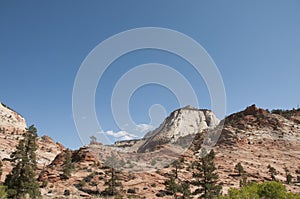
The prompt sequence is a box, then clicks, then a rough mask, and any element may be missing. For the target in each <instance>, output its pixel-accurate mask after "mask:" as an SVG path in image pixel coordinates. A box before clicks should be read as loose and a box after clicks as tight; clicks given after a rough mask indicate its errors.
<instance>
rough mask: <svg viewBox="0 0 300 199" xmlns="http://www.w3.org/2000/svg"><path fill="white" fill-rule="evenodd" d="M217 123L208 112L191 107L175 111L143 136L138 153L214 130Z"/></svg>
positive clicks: (210, 112)
mask: <svg viewBox="0 0 300 199" xmlns="http://www.w3.org/2000/svg"><path fill="white" fill-rule="evenodd" d="M219 122H220V120H219V119H218V118H217V117H216V116H215V114H214V113H213V112H212V111H210V110H206V109H197V108H194V107H192V106H186V107H184V108H181V109H178V110H175V111H174V112H172V113H171V114H170V116H168V117H167V118H166V119H165V120H164V121H163V123H162V124H161V125H160V126H159V127H158V128H157V129H155V130H153V131H150V132H149V133H147V134H146V135H145V136H144V139H146V142H145V143H144V144H143V145H142V146H141V147H140V148H139V149H138V152H146V151H152V150H154V148H155V147H157V146H158V145H163V144H167V143H176V142H177V141H178V140H179V139H180V138H183V137H186V136H190V135H191V136H193V135H195V134H196V133H200V132H201V131H203V130H204V129H207V128H214V127H216V126H217V125H218V124H219Z"/></svg>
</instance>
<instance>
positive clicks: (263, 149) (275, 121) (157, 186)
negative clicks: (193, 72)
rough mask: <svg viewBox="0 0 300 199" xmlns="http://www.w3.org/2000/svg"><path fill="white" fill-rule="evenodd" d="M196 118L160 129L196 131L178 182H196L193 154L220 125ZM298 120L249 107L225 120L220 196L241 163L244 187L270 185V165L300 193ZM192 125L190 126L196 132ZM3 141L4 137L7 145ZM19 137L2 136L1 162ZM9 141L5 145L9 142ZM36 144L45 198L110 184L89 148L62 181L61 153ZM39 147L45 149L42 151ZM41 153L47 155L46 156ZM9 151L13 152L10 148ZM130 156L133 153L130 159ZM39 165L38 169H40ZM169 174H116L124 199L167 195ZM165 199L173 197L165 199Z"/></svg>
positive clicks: (75, 157)
mask: <svg viewBox="0 0 300 199" xmlns="http://www.w3.org/2000/svg"><path fill="white" fill-rule="evenodd" d="M202 111H203V110H202ZM196 112H199V110H194V109H192V108H190V107H188V108H185V109H184V110H182V109H181V110H177V111H175V112H173V113H172V114H173V115H172V114H171V116H172V117H171V116H170V117H171V118H181V119H180V120H179V119H171V118H170V117H169V118H167V119H166V121H165V122H164V124H163V125H162V126H163V128H161V129H169V131H170V132H169V133H170V134H171V131H173V135H183V136H184V135H186V133H187V132H183V131H184V130H186V129H188V132H191V131H192V130H195V131H197V132H195V134H196V136H195V139H194V140H193V143H192V145H191V147H190V148H189V149H188V150H186V151H185V153H184V154H182V156H181V157H182V158H183V159H182V160H183V163H182V167H181V168H180V169H178V178H179V179H180V180H182V181H187V182H192V181H193V180H194V179H193V177H192V173H193V171H194V168H193V164H194V162H195V161H199V158H198V156H197V154H198V153H199V149H200V148H201V146H202V143H203V140H205V135H206V133H207V130H205V129H207V128H208V127H210V126H214V125H216V124H217V123H218V122H219V121H218V120H217V119H216V118H214V117H213V116H209V115H211V112H209V111H207V114H205V113H204V112H205V111H203V114H196ZM197 115H198V116H199V117H198V116H197ZM175 116H176V117H175ZM299 116H300V110H299V109H298V110H293V111H290V112H288V111H287V112H284V111H279V112H273V113H270V112H268V111H266V110H264V109H260V108H257V107H256V106H255V105H253V106H250V107H247V108H246V109H245V110H243V111H241V112H238V113H234V114H232V115H230V116H228V117H227V118H226V120H225V125H224V129H223V130H222V134H221V136H220V139H219V141H218V143H217V145H216V146H215V147H214V150H215V152H216V159H215V163H216V167H217V172H218V174H219V176H220V181H221V182H222V183H223V193H226V192H227V190H228V189H229V188H230V187H239V181H240V179H241V177H240V176H239V175H238V174H237V171H235V169H234V167H235V165H236V164H237V163H238V162H241V164H242V165H243V167H244V170H245V171H246V173H247V177H248V181H256V182H262V181H267V180H270V179H271V177H270V174H269V173H268V168H267V167H268V165H271V166H272V167H274V168H275V169H276V170H277V171H278V174H277V175H276V179H277V180H280V181H282V182H285V171H284V168H285V167H286V168H288V169H289V171H290V173H291V175H292V176H293V180H292V183H291V184H289V185H286V186H287V188H288V190H290V191H293V192H297V193H300V182H297V176H300V174H299V172H296V170H297V169H298V166H300V124H299V119H300V118H299ZM191 117H194V118H197V119H196V121H193V120H192V119H190V121H188V120H189V119H188V118H191ZM200 118H201V119H200ZM215 119H216V120H215ZM185 120H187V121H185ZM179 121H181V122H182V121H183V124H184V125H181V124H180V122H179ZM210 121H215V122H210ZM190 125H193V126H194V128H192V126H190ZM198 125H199V126H200V127H199V126H198ZM174 126H176V127H174ZM170 129H172V130H170ZM178 129H180V130H178ZM202 129H204V130H202ZM161 132H166V134H167V135H166V137H167V139H169V140H170V137H171V138H172V136H173V135H172V136H169V134H168V130H164V131H160V133H161ZM160 133H158V134H160ZM149 135H151V136H152V137H155V135H156V134H155V133H153V132H151V133H149V134H148V136H149ZM4 136H6V139H5V138H4ZM17 136H21V135H15V134H9V133H5V134H3V133H2V134H0V140H1V142H2V141H3V142H4V143H7V144H6V145H5V146H4V147H3V148H1V150H2V152H1V157H2V158H3V157H8V156H5V154H4V153H3V150H6V149H5V148H6V147H9V146H10V144H9V142H10V143H14V145H15V144H16V143H17V141H16V139H17ZM8 137H9V139H7V138H8ZM8 140H9V141H8ZM138 142H139V141H137V140H135V141H133V142H132V143H131V144H130V146H134V145H135V144H137V143H138ZM39 143H40V144H39V145H40V146H41V147H39V150H38V151H37V153H38V156H39V159H40V160H42V159H43V158H42V157H44V159H45V157H48V160H47V161H44V162H43V164H44V166H43V167H41V169H40V171H39V172H38V173H39V174H40V175H39V180H40V182H41V184H42V182H47V183H46V186H45V187H43V188H41V191H42V194H43V198H55V197H56V198H57V197H58V198H63V197H66V195H69V196H67V197H69V198H101V197H99V196H96V195H97V194H99V193H101V192H102V191H103V190H104V189H105V188H106V187H105V182H106V181H107V180H108V179H109V178H110V173H109V171H110V168H108V167H107V166H105V165H104V164H103V162H102V161H99V160H98V159H97V158H96V156H95V154H93V153H91V150H90V148H89V147H82V148H80V149H78V150H75V151H72V163H73V165H74V170H73V171H72V174H71V176H70V177H69V178H65V177H64V176H63V175H62V169H63V166H64V159H65V151H64V149H63V147H61V148H59V146H58V145H57V144H55V143H54V142H53V141H51V139H50V138H48V137H44V138H40V139H39ZM95 145H99V146H100V147H98V148H99V149H101V147H102V146H103V145H101V144H97V143H94V146H95ZM42 146H43V147H44V149H42ZM124 147H125V148H126V147H128V146H125V145H123V143H122V144H121V148H124ZM45 148H46V149H47V150H48V152H47V153H46V151H47V150H45ZM54 149H55V150H54ZM10 150H13V147H11V148H10ZM50 150H53V151H50ZM5 153H8V152H5ZM102 153H105V151H102ZM133 154H134V152H132V154H129V155H133ZM137 154H138V157H139V158H141V159H147V158H148V155H149V154H150V153H137ZM128 157H129V156H128ZM128 157H126V156H125V157H123V158H125V162H124V165H127V166H130V165H131V164H132V162H131V161H129V160H130V159H129V158H128ZM126 159H127V161H126ZM4 162H5V161H4ZM43 164H41V163H40V164H39V165H43ZM148 164H154V165H156V164H159V163H158V162H151V163H150V162H148ZM146 166H147V165H146ZM173 169H174V168H172V166H165V167H164V168H162V169H159V170H157V171H154V172H147V171H144V172H139V173H130V172H126V171H122V172H120V173H119V174H118V177H119V181H120V182H121V183H122V185H123V187H122V195H126V196H128V197H129V196H130V197H133V198H161V196H162V194H161V193H162V191H161V190H164V189H165V185H164V182H165V180H166V179H168V178H169V175H170V173H172V170H173ZM2 177H4V175H3V176H2ZM299 178H300V177H299ZM2 179H3V178H2ZM191 189H192V190H195V189H196V187H194V186H191ZM163 198H172V197H171V196H164V197H163Z"/></svg>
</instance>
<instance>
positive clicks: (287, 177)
mask: <svg viewBox="0 0 300 199" xmlns="http://www.w3.org/2000/svg"><path fill="white" fill-rule="evenodd" d="M284 171H285V176H286V183H287V184H290V183H291V182H292V179H293V176H292V175H291V174H290V170H289V169H288V168H287V167H284Z"/></svg>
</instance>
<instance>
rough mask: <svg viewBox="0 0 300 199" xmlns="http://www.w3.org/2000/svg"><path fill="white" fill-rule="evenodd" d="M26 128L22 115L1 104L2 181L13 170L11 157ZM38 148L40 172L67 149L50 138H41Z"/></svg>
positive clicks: (0, 150) (0, 155)
mask: <svg viewBox="0 0 300 199" xmlns="http://www.w3.org/2000/svg"><path fill="white" fill-rule="evenodd" d="M26 126H27V125H26V122H25V119H24V118H23V117H22V116H21V115H20V114H18V113H17V112H15V111H14V110H12V109H11V108H9V107H7V106H6V105H3V104H2V103H0V142H1V145H0V157H1V159H2V162H3V164H4V166H3V175H2V176H1V181H4V179H5V175H7V174H8V173H9V172H10V170H11V169H12V167H11V163H10V155H11V153H12V152H13V151H15V150H16V146H17V145H18V142H19V140H20V139H23V135H24V133H25V132H26ZM37 146H38V149H37V163H38V169H39V171H40V170H42V168H43V167H45V166H46V165H48V164H50V163H51V162H52V161H53V160H54V158H55V157H56V155H58V154H59V153H61V152H62V151H63V150H64V149H65V148H64V146H63V145H62V144H60V143H55V142H54V141H53V140H52V139H51V138H50V137H48V136H42V137H39V138H38V140H37Z"/></svg>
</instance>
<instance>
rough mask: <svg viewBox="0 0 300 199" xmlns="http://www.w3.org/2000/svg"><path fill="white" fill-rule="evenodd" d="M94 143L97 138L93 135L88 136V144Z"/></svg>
mask: <svg viewBox="0 0 300 199" xmlns="http://www.w3.org/2000/svg"><path fill="white" fill-rule="evenodd" d="M94 143H97V138H96V137H95V136H93V135H92V136H91V137H90V144H94Z"/></svg>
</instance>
